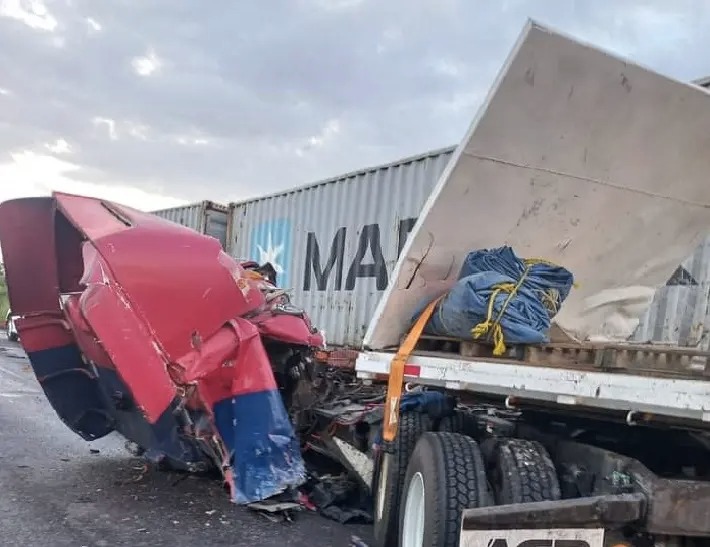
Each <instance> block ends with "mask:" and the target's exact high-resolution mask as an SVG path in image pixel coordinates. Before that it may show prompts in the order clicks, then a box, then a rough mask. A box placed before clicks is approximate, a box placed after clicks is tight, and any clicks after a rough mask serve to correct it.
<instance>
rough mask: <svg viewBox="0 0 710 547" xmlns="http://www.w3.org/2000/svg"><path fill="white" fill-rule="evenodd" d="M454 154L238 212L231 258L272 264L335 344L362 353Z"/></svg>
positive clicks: (361, 174) (381, 169)
mask: <svg viewBox="0 0 710 547" xmlns="http://www.w3.org/2000/svg"><path fill="white" fill-rule="evenodd" d="M452 152H453V148H445V149H441V150H435V151H432V152H429V153H426V154H422V155H419V156H415V157H410V158H406V159H403V160H400V161H397V162H394V163H389V164H386V165H381V166H378V167H373V168H369V169H363V170H361V171H356V172H353V173H348V174H346V175H343V176H340V177H337V178H333V179H329V180H324V181H322V182H318V183H315V184H312V185H308V186H305V187H300V188H295V189H292V190H288V191H286V192H283V193H279V194H275V195H271V196H266V197H261V198H256V199H252V200H249V201H245V202H241V203H236V204H232V205H231V208H232V226H231V230H230V232H231V234H232V235H231V244H230V245H229V250H230V253H231V254H232V255H233V256H234V257H235V258H241V259H250V260H257V261H259V262H266V261H268V262H271V263H272V264H273V265H274V268H275V269H276V271H277V274H278V282H279V284H280V285H281V286H283V287H285V288H291V289H292V291H293V293H292V294H293V300H294V303H297V304H298V305H299V306H301V307H303V308H305V310H306V311H307V312H308V313H309V314H310V315H311V318H312V320H313V322H314V323H315V325H317V326H318V327H319V328H321V329H323V330H324V331H325V333H326V337H327V340H328V343H329V344H331V345H337V346H358V345H359V343H360V341H361V340H362V337H363V336H364V334H365V328H366V326H367V324H368V323H369V321H370V318H371V316H372V313H373V311H374V309H375V306H376V305H377V302H378V300H379V298H380V295H381V293H382V291H383V290H384V288H385V287H386V286H387V281H388V279H389V275H390V273H391V271H392V268H393V267H394V264H395V263H396V262H397V257H398V255H399V251H400V250H401V249H402V246H403V245H404V242H405V241H406V238H407V236H408V234H409V231H410V230H411V229H412V227H413V226H414V223H415V222H416V219H417V216H418V215H419V212H420V211H421V208H422V206H423V204H424V201H425V200H426V198H427V197H428V196H429V193H430V192H431V189H432V188H433V187H434V185H435V184H436V181H437V180H438V178H439V175H440V174H441V173H442V171H443V170H444V167H446V164H447V163H448V161H449V158H450V157H451V154H452Z"/></svg>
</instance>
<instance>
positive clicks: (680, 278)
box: [633, 230, 710, 349]
mask: <svg viewBox="0 0 710 547" xmlns="http://www.w3.org/2000/svg"><path fill="white" fill-rule="evenodd" d="M709 231H710V230H709ZM709 308H710V237H707V238H706V239H705V241H704V242H703V243H702V244H701V245H699V246H698V248H697V249H696V250H695V252H694V253H693V255H692V256H690V257H688V258H687V259H686V260H685V261H684V262H683V263H682V264H681V265H680V266H679V267H678V269H677V270H676V271H675V272H674V274H673V275H672V276H671V278H670V279H669V280H668V282H667V283H666V285H665V287H661V288H660V289H658V290H657V291H656V295H655V296H654V298H653V303H652V304H651V307H650V308H649V309H648V310H647V311H646V313H645V314H644V316H643V317H642V318H641V323H640V325H639V327H638V328H637V329H636V332H635V333H634V336H633V339H634V340H637V341H639V342H649V341H653V342H664V343H669V344H678V345H681V346H690V347H697V348H699V349H708V342H709V341H710V337H709V335H710V309H709Z"/></svg>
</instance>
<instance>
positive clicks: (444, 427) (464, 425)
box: [436, 410, 478, 437]
mask: <svg viewBox="0 0 710 547" xmlns="http://www.w3.org/2000/svg"><path fill="white" fill-rule="evenodd" d="M436 430H437V431H443V432H447V433H461V434H462V435H467V436H469V437H475V436H476V434H477V433H478V427H477V424H476V420H475V419H474V418H473V416H471V415H470V414H468V413H466V412H463V411H461V410H455V411H454V413H453V414H451V415H449V416H444V417H443V418H441V420H439V423H438V424H437V428H436Z"/></svg>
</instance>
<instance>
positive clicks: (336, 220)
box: [228, 148, 710, 349]
mask: <svg viewBox="0 0 710 547" xmlns="http://www.w3.org/2000/svg"><path fill="white" fill-rule="evenodd" d="M453 150H454V149H453V148H444V149H441V150H434V151H431V152H429V153H425V154H421V155H418V156H415V157H411V158H407V159H404V160H400V161H397V162H394V163H390V164H386V165H382V166H379V167H373V168H370V169H364V170H361V171H357V172H353V173H349V174H346V175H343V176H340V177H337V178H333V179H329V180H325V181H322V182H318V183H315V184H311V185H308V186H304V187H300V188H295V189H292V190H288V191H285V192H282V193H279V194H274V195H270V196H265V197H260V198H255V199H252V200H249V201H245V202H240V203H234V204H232V205H231V210H232V211H231V214H232V218H231V223H232V225H231V227H230V240H231V241H230V242H229V243H230V244H229V245H228V250H229V252H230V254H232V255H233V256H234V257H236V258H240V259H249V260H257V261H260V262H265V261H270V262H272V263H273V264H274V266H275V268H276V269H277V271H278V274H279V283H280V284H282V285H283V286H286V287H289V288H290V289H292V291H293V297H294V301H295V302H297V303H298V304H299V305H300V306H303V307H304V308H305V309H306V311H307V312H308V313H309V314H310V315H311V317H312V319H313V321H314V322H315V324H316V325H317V326H318V327H319V328H322V329H323V330H325V332H326V334H327V337H328V341H329V343H330V344H331V345H336V346H353V347H357V346H358V345H359V343H360V342H361V340H362V337H363V336H364V330H365V327H366V325H367V323H368V322H369V320H370V318H371V316H372V313H373V312H374V309H375V306H376V305H377V302H378V300H379V298H380V296H381V294H382V291H383V290H384V287H385V286H386V284H387V279H388V278H389V275H390V273H391V271H392V267H393V266H394V263H395V262H396V260H397V257H398V256H399V251H400V250H401V249H402V247H403V245H404V243H405V241H406V238H407V236H408V234H409V231H410V230H411V228H412V227H413V226H414V222H416V219H417V216H418V214H419V212H420V210H421V208H422V206H423V204H424V201H425V200H426V198H427V197H428V195H429V192H430V191H431V189H432V188H433V186H434V184H435V183H436V181H437V180H438V178H439V175H440V174H441V173H442V171H443V169H444V167H445V166H446V164H447V163H448V161H449V158H450V157H451V155H452V153H453ZM633 339H634V340H636V341H641V342H647V341H653V342H665V343H672V344H679V345H682V346H691V347H698V348H702V349H707V348H708V347H710V238H708V239H707V240H706V241H705V242H704V244H703V245H700V246H699V247H698V248H697V249H696V251H695V253H694V254H693V255H692V256H691V257H689V258H688V259H687V260H685V261H684V262H683V264H682V265H681V266H680V267H679V268H678V270H677V271H676V273H675V274H674V275H673V277H672V278H671V279H670V280H669V281H668V283H667V284H666V286H664V287H661V288H660V289H659V290H658V292H657V293H656V296H655V298H654V300H653V303H652V305H651V306H650V308H649V309H648V311H647V312H646V313H645V314H644V315H643V316H642V317H641V321H640V324H639V327H638V328H637V330H636V332H635V333H634V336H633Z"/></svg>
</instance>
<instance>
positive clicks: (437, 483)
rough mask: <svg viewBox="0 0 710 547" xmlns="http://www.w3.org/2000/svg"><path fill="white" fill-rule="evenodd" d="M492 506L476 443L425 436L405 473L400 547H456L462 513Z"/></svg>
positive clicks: (462, 438)
mask: <svg viewBox="0 0 710 547" xmlns="http://www.w3.org/2000/svg"><path fill="white" fill-rule="evenodd" d="M491 504H492V500H491V497H490V494H489V492H488V483H487V482H486V468H485V465H484V463H483V456H482V455H481V450H480V448H479V447H478V444H477V443H476V441H474V440H473V439H471V438H470V437H466V436H464V435H459V434H457V433H444V432H439V433H425V434H424V435H422V437H421V439H419V442H418V443H417V447H416V448H415V449H414V453H413V454H412V459H411V461H410V462H409V467H408V468H407V476H406V479H405V481H404V489H403V496H402V500H401V502H400V504H399V505H400V531H399V533H400V538H401V543H400V544H399V545H402V546H403V547H410V546H417V547H420V546H423V545H426V546H432V547H456V546H457V545H458V544H459V534H460V529H461V513H462V511H463V510H464V509H468V508H473V507H487V506H489V505H491Z"/></svg>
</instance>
